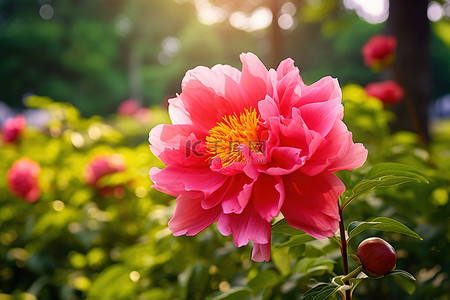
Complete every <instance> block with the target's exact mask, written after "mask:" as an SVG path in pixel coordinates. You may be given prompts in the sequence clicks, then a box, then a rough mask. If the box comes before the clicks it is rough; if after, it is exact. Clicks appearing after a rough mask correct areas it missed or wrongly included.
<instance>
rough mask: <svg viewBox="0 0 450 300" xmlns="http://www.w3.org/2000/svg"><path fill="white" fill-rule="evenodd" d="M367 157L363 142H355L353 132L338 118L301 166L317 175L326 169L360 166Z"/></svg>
mask: <svg viewBox="0 0 450 300" xmlns="http://www.w3.org/2000/svg"><path fill="white" fill-rule="evenodd" d="M366 159H367V150H366V149H365V148H364V146H363V145H362V144H359V143H358V144H354V143H353V141H352V134H351V132H349V131H348V130H347V127H346V126H345V124H344V123H343V122H342V121H340V120H337V121H336V123H335V124H334V126H333V128H332V129H331V131H330V133H329V134H328V135H327V136H326V138H325V140H324V141H323V142H322V143H321V144H320V147H319V148H318V149H317V151H316V152H315V153H314V155H313V156H312V157H311V158H310V159H309V160H308V161H307V162H306V164H305V165H304V166H303V167H302V168H301V171H302V172H303V173H305V174H307V175H310V176H315V175H317V174H319V173H321V172H323V171H324V170H327V171H329V172H336V171H340V170H351V169H353V168H357V167H360V166H362V165H363V164H364V162H365V161H366Z"/></svg>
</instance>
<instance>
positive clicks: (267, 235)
mask: <svg viewBox="0 0 450 300" xmlns="http://www.w3.org/2000/svg"><path fill="white" fill-rule="evenodd" d="M241 61H242V64H243V66H242V72H241V71H239V70H238V69H235V68H233V67H231V66H228V65H216V66H214V67H213V68H211V69H209V68H206V67H197V68H195V69H193V70H190V71H188V72H187V74H186V76H185V77H184V79H183V82H182V93H181V94H180V95H178V96H177V97H176V98H174V99H171V100H170V106H169V114H170V117H171V120H172V123H173V125H170V124H161V125H158V126H156V127H155V128H153V129H152V130H151V132H150V136H149V141H150V144H151V146H150V147H151V150H152V152H153V153H154V154H155V155H156V156H158V157H159V158H160V159H161V160H162V161H163V162H164V163H165V164H166V165H167V167H166V168H164V169H162V170H160V169H158V168H156V167H154V168H152V169H151V170H150V175H151V180H152V181H153V182H154V188H156V189H158V190H160V191H162V192H165V193H167V194H170V195H173V196H175V197H177V206H176V209H175V213H174V216H173V218H172V219H171V220H170V222H169V228H170V230H171V231H172V232H173V234H174V235H182V234H186V235H195V234H197V233H199V232H201V231H202V230H204V229H205V228H206V227H208V226H209V225H211V224H212V223H214V222H217V226H218V229H219V231H220V232H221V233H222V234H224V235H229V234H232V235H233V241H234V243H235V244H236V246H238V247H241V246H243V245H246V244H247V243H248V241H249V240H252V241H253V243H254V248H253V254H252V259H253V260H255V261H263V260H269V259H270V239H271V221H272V220H273V218H275V217H277V216H278V215H279V213H280V211H281V212H282V213H283V215H284V217H285V218H286V220H287V222H288V223H289V224H290V225H291V226H292V227H295V228H299V229H302V230H304V231H305V232H307V233H308V234H310V235H312V236H314V237H316V238H326V237H330V236H332V235H334V233H335V232H336V231H337V229H338V223H339V214H338V197H339V195H340V194H341V193H343V192H344V190H345V187H344V185H343V183H342V182H341V181H340V180H339V178H338V177H337V176H336V175H334V174H333V172H335V171H339V170H344V169H352V168H355V167H359V166H361V165H362V164H363V163H364V162H365V160H366V156H367V150H366V149H365V148H364V146H363V145H362V144H354V143H353V141H352V134H351V133H350V132H349V131H348V130H347V127H346V126H345V124H344V123H343V122H342V117H343V106H342V104H341V90H340V87H339V84H338V82H337V80H336V79H332V78H331V77H325V78H322V79H321V80H319V81H318V82H316V83H314V84H312V85H310V86H306V85H305V84H304V83H303V81H302V79H301V77H300V75H299V70H298V69H297V68H296V67H295V66H294V62H293V60H292V59H286V60H284V61H283V62H281V63H280V65H279V66H278V68H277V69H276V70H274V69H270V70H269V71H268V70H267V69H266V67H265V66H264V65H263V64H262V63H261V61H260V60H259V59H258V57H256V56H255V55H254V54H252V53H247V54H242V55H241Z"/></svg>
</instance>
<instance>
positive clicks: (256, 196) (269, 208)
mask: <svg viewBox="0 0 450 300" xmlns="http://www.w3.org/2000/svg"><path fill="white" fill-rule="evenodd" d="M253 201H254V205H255V210H256V211H257V212H258V213H259V215H260V216H261V218H263V219H264V220H266V221H267V222H270V221H271V220H272V219H273V218H275V217H276V216H278V214H279V212H280V208H281V206H282V205H283V201H284V187H283V182H282V181H281V179H280V178H279V177H278V176H268V175H264V174H261V175H260V176H259V177H258V180H256V182H255V184H254V185H253Z"/></svg>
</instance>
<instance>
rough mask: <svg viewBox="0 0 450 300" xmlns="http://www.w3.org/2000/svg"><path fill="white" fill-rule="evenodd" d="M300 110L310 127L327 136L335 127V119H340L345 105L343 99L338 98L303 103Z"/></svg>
mask: <svg viewBox="0 0 450 300" xmlns="http://www.w3.org/2000/svg"><path fill="white" fill-rule="evenodd" d="M300 111H301V115H302V119H303V120H304V122H305V123H306V125H307V126H308V128H309V129H311V130H314V131H316V132H318V133H320V135H321V136H323V137H325V136H326V135H327V134H328V132H330V130H331V127H333V124H334V121H335V120H336V119H339V116H340V115H341V114H342V111H343V107H342V104H341V99H339V98H337V99H333V100H330V101H327V102H321V103H310V104H306V105H303V106H302V107H301V108H300Z"/></svg>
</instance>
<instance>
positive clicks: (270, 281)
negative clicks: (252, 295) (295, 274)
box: [248, 270, 280, 292]
mask: <svg viewBox="0 0 450 300" xmlns="http://www.w3.org/2000/svg"><path fill="white" fill-rule="evenodd" d="M279 280H280V275H279V274H278V273H277V272H275V271H273V270H262V271H260V272H259V273H258V275H256V276H255V277H254V278H252V279H251V280H250V281H249V283H248V287H249V288H251V289H252V290H253V291H254V292H259V291H260V290H262V289H265V288H267V287H272V286H274V285H276V284H277V283H278V281H279Z"/></svg>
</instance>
